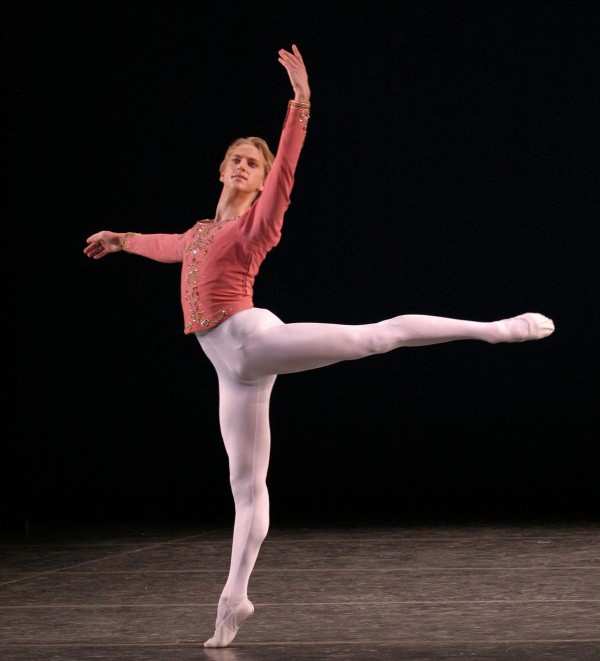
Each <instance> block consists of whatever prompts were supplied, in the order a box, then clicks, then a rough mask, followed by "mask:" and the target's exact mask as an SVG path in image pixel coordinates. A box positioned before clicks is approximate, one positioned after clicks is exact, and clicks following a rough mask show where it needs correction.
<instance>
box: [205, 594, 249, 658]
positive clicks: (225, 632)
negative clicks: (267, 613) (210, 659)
mask: <svg viewBox="0 0 600 661" xmlns="http://www.w3.org/2000/svg"><path fill="white" fill-rule="evenodd" d="M253 613H254V606H253V605H252V602H251V601H250V600H249V599H242V601H240V602H239V603H237V604H235V606H232V607H231V612H230V613H229V615H227V617H225V619H224V620H223V621H222V622H221V624H219V626H217V628H216V630H215V635H214V636H213V637H212V638H209V639H208V640H207V641H206V642H205V643H204V647H227V646H228V645H231V642H232V641H233V639H234V638H235V636H236V634H237V632H238V629H239V628H240V627H241V626H242V624H244V622H245V621H246V620H247V619H248V618H249V617H250V616H251V615H252V614H253Z"/></svg>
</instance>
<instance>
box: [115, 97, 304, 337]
mask: <svg viewBox="0 0 600 661" xmlns="http://www.w3.org/2000/svg"><path fill="white" fill-rule="evenodd" d="M308 118H309V112H308V109H307V108H299V107H297V106H296V105H295V104H294V102H290V103H289V104H288V109H287V114H286V117H285V121H284V124H283V130H282V133H281V137H280V140H279V146H278V148H277V152H276V155H275V160H274V161H273V166H272V168H271V170H270V172H269V174H268V175H267V178H266V180H265V186H264V189H263V192H262V194H261V196H260V197H259V198H258V200H257V201H256V202H255V203H254V204H253V205H252V207H251V208H250V209H248V211H246V212H245V213H244V214H242V215H241V216H239V217H238V218H231V219H228V220H223V221H219V222H215V221H214V220H198V221H197V222H196V223H195V224H194V226H193V227H191V228H190V229H189V230H187V232H184V233H183V234H130V235H129V236H128V239H127V241H126V245H125V250H127V252H130V253H133V254H136V255H141V256H143V257H148V258H150V259H154V260H156V261H159V262H166V263H174V262H182V268H181V305H182V308H183V317H184V328H183V331H184V333H186V334H190V333H195V332H196V331H200V330H207V329H209V328H212V327H214V326H216V325H217V324H219V323H221V322H222V321H223V320H224V319H226V318H227V317H229V316H231V315H232V314H235V313H236V312H240V311H241V310H247V309H248V308H251V307H253V305H254V303H253V290H254V280H255V278H256V275H257V274H258V271H259V268H260V265H261V264H262V262H263V260H264V259H265V257H266V255H267V253H268V252H269V251H270V250H271V249H272V248H274V247H275V246H276V245H277V244H278V243H279V240H280V238H281V228H282V225H283V217H284V214H285V211H286V210H287V208H288V207H289V205H290V195H291V191H292V187H293V185H294V173H295V171H296V165H297V163H298V158H299V157H300V151H301V150H302V146H303V144H304V138H305V136H306V128H307V124H308Z"/></svg>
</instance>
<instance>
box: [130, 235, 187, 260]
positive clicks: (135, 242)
mask: <svg viewBox="0 0 600 661" xmlns="http://www.w3.org/2000/svg"><path fill="white" fill-rule="evenodd" d="M190 231H191V230H188V231H187V232H185V233H183V234H130V235H129V237H128V239H127V241H126V243H125V246H124V250H125V251H127V252H130V253H132V254H133V255H140V256H141V257H148V258H149V259H153V260H155V261H157V262H164V263H167V264H172V263H175V262H182V261H183V255H184V251H185V246H186V244H187V240H188V236H189V233H190Z"/></svg>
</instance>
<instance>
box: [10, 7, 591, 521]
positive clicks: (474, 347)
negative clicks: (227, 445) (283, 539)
mask: <svg viewBox="0 0 600 661" xmlns="http://www.w3.org/2000/svg"><path fill="white" fill-rule="evenodd" d="M594 4H595V3H586V2H575V3H564V2H551V1H549V2H502V3H499V2H481V1H472V2H441V1H439V2H431V1H426V2H418V3H415V2H378V1H375V2H373V1H372V2H350V1H346V2H339V3H338V2H324V3H314V5H313V3H306V2H305V3H298V2H278V3H276V4H272V3H258V4H257V3H237V2H233V3H202V6H201V3H198V2H166V1H165V2H150V3H116V2H115V3H112V2H98V1H95V2H90V1H85V0H83V1H81V0H80V1H77V2H75V1H66V2H61V3H45V2H39V3H34V2H22V3H18V7H12V8H11V9H10V10H9V11H8V13H7V12H6V11H5V14H6V16H5V26H4V31H5V90H6V97H5V154H6V158H5V162H6V164H7V165H8V172H7V174H5V178H4V179H5V190H6V193H7V195H6V199H7V213H5V214H4V224H5V230H7V232H6V238H5V241H4V243H3V249H4V255H5V258H6V262H5V263H8V264H9V272H8V277H7V282H8V284H9V297H10V301H11V305H10V307H9V314H8V315H7V316H6V317H5V321H4V324H5V327H6V326H8V328H9V329H10V331H11V334H10V335H9V338H8V339H7V340H6V344H5V347H6V354H7V355H6V365H7V369H6V372H5V377H6V378H5V396H4V397H5V402H6V404H7V405H6V410H7V417H6V419H7V420H8V424H7V426H6V433H5V434H3V437H4V440H3V442H2V452H3V455H4V456H3V460H2V472H3V479H2V513H3V515H2V521H3V524H5V525H7V526H10V527H15V526H16V527H18V528H21V527H22V526H24V525H25V522H26V521H28V522H29V525H30V526H31V525H36V524H51V525H53V524H59V523H65V522H86V523H97V522H106V521H109V522H125V523H126V522H130V521H150V522H152V521H166V522H189V523H192V524H194V525H205V524H206V525H212V524H216V523H229V522H230V520H231V512H232V503H231V497H230V494H229V488H228V482H227V464H226V458H225V453H224V450H223V448H222V445H221V441H220V437H219V431H218V421H217V404H218V402H217V392H216V378H215V375H214V373H213V371H212V368H211V366H210V364H209V363H208V361H207V359H206V358H205V357H204V356H203V354H202V352H201V350H200V348H199V347H198V345H197V342H196V340H195V339H194V338H193V337H189V336H184V334H183V332H182V315H181V310H180V304H179V271H178V266H177V265H162V264H157V263H153V262H150V261H147V260H144V259H142V258H138V257H132V256H128V255H122V254H118V255H114V256H112V257H110V258H108V259H105V260H101V261H100V262H95V263H93V262H91V261H90V260H88V259H87V258H85V257H84V255H83V254H82V250H83V247H84V245H85V244H84V240H85V237H86V236H88V235H89V234H91V233H93V232H95V231H97V230H100V229H114V230H117V231H124V230H133V231H143V232H157V231H165V232H180V231H183V230H185V229H186V228H187V227H189V226H190V225H191V224H192V223H193V222H194V220H195V219H196V218H199V217H207V216H211V215H212V214H213V213H214V208H215V205H216V200H217V197H218V194H219V190H220V185H219V182H218V172H217V168H218V164H219V162H220V159H221V157H222V155H223V152H224V149H225V147H226V146H227V144H228V143H229V142H230V141H231V140H232V139H233V138H235V137H238V136H240V135H248V134H255V135H261V136H263V137H265V138H266V139H267V140H268V141H269V143H270V144H271V146H272V147H273V148H275V147H276V144H277V139H278V135H279V130H280V127H281V124H282V121H283V116H284V113H285V108H286V103H287V100H288V98H289V97H290V89H289V82H288V79H287V75H286V73H285V71H284V69H283V68H282V67H281V65H279V63H278V62H277V50H278V49H279V48H280V47H286V48H289V47H290V46H291V44H292V43H293V42H295V43H297V44H298V45H299V47H300V49H301V51H302V53H303V55H304V59H305V61H306V63H307V66H308V70H309V76H310V81H311V87H312V92H313V97H312V104H313V108H312V117H311V120H310V126H309V133H308V136H307V139H306V143H305V148H304V151H303V154H302V156H301V161H300V164H299V168H298V173H297V178H296V185H295V189H294V192H293V197H292V205H291V207H290V209H289V212H288V214H287V217H286V223H285V226H284V234H283V239H282V242H281V244H280V246H279V247H278V248H277V249H276V250H275V251H274V252H272V253H271V254H270V255H269V257H268V258H267V260H266V262H265V263H264V265H263V268H262V270H261V275H260V276H259V279H258V281H257V285H256V289H255V294H256V297H255V302H256V305H258V306H260V307H267V308H269V309H271V310H273V311H274V312H275V313H276V314H277V315H278V316H280V317H281V318H282V319H283V320H284V321H288V322H291V321H331V322H341V323H363V322H372V321H377V320H379V319H382V318H385V317H390V316H394V315H396V314H401V313H408V312H420V313H426V314H436V315H443V316H456V317H462V318H471V319H479V320H488V319H495V318H502V317H507V316H512V315H515V314H518V313H520V312H525V311H528V310H532V311H541V312H544V313H546V314H547V315H549V316H551V317H552V318H553V319H554V320H555V322H556V326H557V330H556V333H555V334H554V335H553V336H552V337H551V338H549V339H547V340H544V341H542V342H537V343H524V344H512V345H498V346H489V345H486V344H483V343H475V342H473V343H454V344H449V345H439V346H434V347H426V348H419V349H406V350H399V351H396V352H394V353H392V354H387V355H385V356H377V357H373V358H369V359H366V360H363V361H360V362H359V363H356V362H354V363H345V364H340V365H336V366H332V367H329V368H326V369H323V370H320V371H314V372H308V373H303V374H297V375H289V376H281V377H279V378H278V382H277V385H276V387H275V391H274V394H273V399H272V416H271V423H272V432H273V452H272V461H271V469H270V474H269V486H270V492H271V501H272V519H273V523H274V524H277V525H280V526H283V525H289V524H293V523H296V522H301V523H309V524H311V525H318V524H320V523H323V522H324V523H331V522H344V523H347V524H351V523H355V522H357V523H369V522H371V523H379V522H407V521H414V520H421V519H423V518H427V519H437V520H453V519H458V518H460V519H465V518H466V519H474V518H478V519H479V518H498V517H512V518H515V517H518V518H532V517H535V518H545V517H564V518H579V517H589V516H597V515H598V511H599V507H598V494H599V490H598V486H597V482H598V478H597V475H598V463H597V461H596V456H595V452H596V447H597V445H598V441H597V438H596V437H597V432H598V424H597V423H598V416H597V397H598V388H597V386H598V381H597V373H598V370H597V368H598V363H597V348H598V346H597V345H598V340H597V337H598V314H597V313H598V303H597V290H598V287H597V286H598V271H597V254H598V252H597V251H598V243H597V238H598V233H597V223H598V210H599V205H598V158H597V154H598V147H599V144H598V130H597V123H596V118H595V117H594V112H595V111H596V110H597V109H598V107H597V103H596V99H595V97H594V88H596V92H597V77H596V75H595V73H596V72H597V64H598V48H597V44H598V41H597V37H598V31H597V29H596V28H597V26H598V23H597V19H598V12H597V10H595V9H594Z"/></svg>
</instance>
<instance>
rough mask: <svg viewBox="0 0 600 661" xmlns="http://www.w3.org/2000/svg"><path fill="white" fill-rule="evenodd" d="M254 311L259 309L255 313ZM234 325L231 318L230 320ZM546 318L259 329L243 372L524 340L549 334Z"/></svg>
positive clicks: (249, 340) (404, 319) (249, 342)
mask: <svg viewBox="0 0 600 661" xmlns="http://www.w3.org/2000/svg"><path fill="white" fill-rule="evenodd" d="M257 312H258V311H257ZM232 321H233V322H234V323H235V317H234V318H233V320H232ZM553 330H554V325H553V323H552V321H551V320H550V319H548V318H547V317H544V316H543V315H540V314H536V313H528V314H525V315H520V316H519V317H514V318H511V319H503V320H501V321H492V322H480V321H466V320H462V319H450V318H447V317H435V316H428V315H416V314H408V315H402V316H399V317H393V318H392V319H386V320H384V321H380V322H378V323H373V324H362V325H354V326H352V325H343V324H320V323H293V324H277V325H269V326H267V327H257V328H256V329H254V331H253V332H252V333H250V334H249V335H248V336H247V337H246V338H244V341H243V342H242V350H243V354H244V368H243V373H244V374H246V375H248V376H257V375H261V374H287V373H291V372H301V371H305V370H310V369H315V368H318V367H324V366H325V365H331V364H333V363H337V362H340V361H343V360H356V359H359V358H364V357H366V356H370V355H373V354H380V353H385V352H388V351H391V350H392V349H397V348H399V347H416V346H425V345H431V344H440V343H444V342H453V341H456V340H481V341H484V342H489V343H491V344H496V343H499V342H523V341H525V340H534V339H541V338H543V337H547V336H548V335H550V333H552V332H553Z"/></svg>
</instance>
